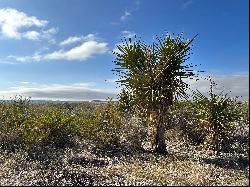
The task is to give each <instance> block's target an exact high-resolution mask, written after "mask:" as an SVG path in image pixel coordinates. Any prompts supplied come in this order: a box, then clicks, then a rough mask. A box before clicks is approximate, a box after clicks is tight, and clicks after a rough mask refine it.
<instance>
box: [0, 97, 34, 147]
mask: <svg viewBox="0 0 250 187" xmlns="http://www.w3.org/2000/svg"><path fill="white" fill-rule="evenodd" d="M0 109H1V110H0V143H1V147H2V148H5V149H10V150H14V149H16V148H19V147H20V146H21V144H22V138H21V136H22V131H23V127H24V123H25V121H26V120H27V119H28V118H29V117H30V116H31V110H30V99H29V98H25V97H22V96H15V97H14V98H13V99H12V100H10V101H5V102H3V103H2V104H1V108H0Z"/></svg>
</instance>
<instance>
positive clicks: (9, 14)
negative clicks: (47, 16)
mask: <svg viewBox="0 0 250 187" xmlns="http://www.w3.org/2000/svg"><path fill="white" fill-rule="evenodd" d="M47 23H48V21H46V20H39V19H38V18H36V17H34V16H28V15H26V14H25V13H24V12H20V11H17V10H16V9H12V8H3V9H0V29H1V34H2V35H3V36H5V37H8V38H14V39H21V38H22V37H24V38H27V39H31V40H37V39H38V36H39V35H40V34H41V33H38V32H37V31H26V32H21V31H20V30H21V29H27V28H29V27H45V26H46V25H47Z"/></svg>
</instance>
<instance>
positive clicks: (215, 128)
mask: <svg viewBox="0 0 250 187" xmlns="http://www.w3.org/2000/svg"><path fill="white" fill-rule="evenodd" d="M210 81H211V80H210ZM210 83H211V86H210V93H209V95H210V98H209V97H206V96H204V95H203V94H202V93H200V92H199V91H198V90H197V91H196V92H194V100H195V105H196V107H197V111H198V112H199V115H198V116H197V117H198V118H197V119H198V120H199V122H200V126H201V128H202V129H204V130H206V131H207V132H208V133H207V136H206V140H205V144H209V145H211V146H212V148H213V149H214V150H215V151H217V152H218V151H221V150H222V149H223V147H225V146H228V145H229V139H230V136H232V133H233V131H234V129H235V125H236V124H235V123H234V122H235V121H237V120H239V118H240V111H239V109H238V107H237V105H236V100H235V99H232V98H230V97H227V94H226V95H224V96H223V95H222V92H221V93H220V94H214V93H213V89H212V88H213V86H214V85H215V83H214V82H212V81H211V82H210Z"/></svg>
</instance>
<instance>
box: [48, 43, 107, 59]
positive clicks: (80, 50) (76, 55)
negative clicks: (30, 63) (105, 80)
mask: <svg viewBox="0 0 250 187" xmlns="http://www.w3.org/2000/svg"><path fill="white" fill-rule="evenodd" d="M107 45H108V44H107V43H104V42H101V43H99V42H96V41H87V42H84V43H82V44H81V45H80V46H77V47H74V48H72V49H70V50H68V51H63V50H59V51H55V52H53V53H50V54H47V55H45V56H44V59H47V60H80V61H83V60H87V59H88V58H90V57H92V56H93V55H96V54H104V53H106V52H107V50H108V47H107Z"/></svg>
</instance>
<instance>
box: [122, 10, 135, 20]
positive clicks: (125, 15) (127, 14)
mask: <svg viewBox="0 0 250 187" xmlns="http://www.w3.org/2000/svg"><path fill="white" fill-rule="evenodd" d="M131 15H132V14H131V12H129V11H124V14H123V15H122V16H121V17H120V20H121V21H125V20H126V19H128V17H129V16H131Z"/></svg>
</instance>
